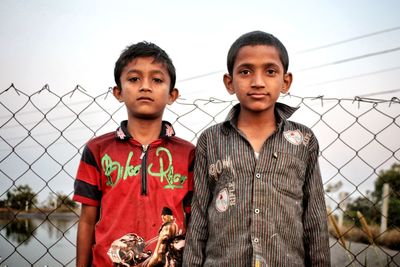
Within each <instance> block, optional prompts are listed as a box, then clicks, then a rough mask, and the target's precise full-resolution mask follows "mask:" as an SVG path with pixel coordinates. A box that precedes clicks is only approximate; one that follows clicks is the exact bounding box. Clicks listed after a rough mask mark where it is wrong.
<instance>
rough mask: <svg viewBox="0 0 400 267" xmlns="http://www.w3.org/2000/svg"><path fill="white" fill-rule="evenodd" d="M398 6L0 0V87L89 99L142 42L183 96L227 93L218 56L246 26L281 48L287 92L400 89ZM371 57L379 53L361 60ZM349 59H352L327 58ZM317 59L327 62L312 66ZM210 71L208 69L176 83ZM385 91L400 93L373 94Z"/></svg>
mask: <svg viewBox="0 0 400 267" xmlns="http://www.w3.org/2000/svg"><path fill="white" fill-rule="evenodd" d="M399 10H400V1H396V0H392V1H365V0H354V1H347V0H346V1H345V0H337V1H330V0H319V1H295V0H293V1H292V0H286V1H269V0H260V1H254V0H249V1H237V0H229V1H228V0H221V1H211V0H203V1H174V0H170V1H162V0H155V1H136V0H124V1H122V0H115V1H105V0H86V1H80V0H68V1H52V0H19V1H18V0H17V1H16V0H1V1H0V36H1V37H0V38H1V42H0V51H1V52H0V72H1V76H0V91H2V89H3V88H4V89H5V88H7V87H8V86H9V85H10V84H11V83H14V84H15V86H16V87H17V88H19V89H20V90H22V91H24V92H26V93H33V92H35V91H37V90H39V89H41V88H42V87H43V85H45V84H49V86H50V88H51V89H52V90H53V91H54V92H67V91H70V90H72V89H73V88H74V87H75V86H76V85H77V84H80V85H81V86H83V87H84V88H85V89H86V90H87V91H88V93H89V94H91V95H94V96H95V95H98V94H101V93H103V92H105V91H106V90H107V89H108V87H110V86H113V85H114V80H113V68H114V63H115V60H116V59H117V58H118V56H119V54H120V52H121V50H123V49H124V48H125V47H126V46H127V45H129V44H131V43H135V42H138V41H142V40H147V41H151V42H154V43H156V44H158V45H159V46H161V47H162V48H164V49H165V50H166V51H167V53H169V54H170V56H171V57H172V59H173V61H174V63H175V65H176V68H177V75H178V84H177V86H178V88H179V89H180V91H181V96H182V98H184V99H195V98H198V97H202V98H204V97H209V96H216V97H220V98H221V97H227V93H226V92H225V89H224V87H223V84H222V74H223V73H224V71H225V69H226V67H225V64H226V63H225V61H226V53H227V51H228V49H229V47H230V45H231V43H232V42H233V41H234V40H235V39H236V38H237V37H238V36H239V35H241V34H243V33H245V32H248V31H252V30H263V31H267V32H270V33H273V34H274V35H276V36H277V37H278V38H279V39H281V41H282V42H283V43H284V44H285V45H286V47H287V49H288V51H289V54H290V60H291V62H290V70H291V71H292V72H293V73H294V78H295V80H294V84H293V86H292V94H295V95H301V96H314V95H325V96H335V97H353V96H355V95H362V94H370V93H375V92H382V91H392V90H396V89H399V88H400V86H399V84H400V83H399V77H400V75H399V74H400V70H399V68H400V64H399V62H400V51H399V50H396V48H399V46H400V45H399V44H400V28H398V27H400V19H399V17H398V11H399ZM393 28H398V29H397V30H391V31H387V32H384V33H380V34H376V35H373V36H369V37H365V38H361V39H357V40H354V41H348V42H345V43H342V44H338V45H334V46H330V47H327V48H324V49H319V50H312V51H309V52H301V51H304V50H307V49H312V48H315V47H320V46H324V45H330V44H334V43H336V42H340V41H344V40H349V39H351V38H354V37H359V36H363V35H368V34H371V33H376V32H380V31H386V30H388V29H393ZM391 49H394V51H392V52H388V53H382V54H381V52H382V51H386V50H391ZM371 53H378V55H377V56H367V57H364V56H365V55H366V54H371ZM354 57H361V59H354V60H349V61H348V62H345V63H340V64H332V63H334V62H337V61H340V60H348V59H352V58H354ZM321 65H327V66H325V67H317V68H314V67H316V66H321ZM307 68H311V69H309V70H306V69H307ZM212 72H217V73H215V74H211V75H207V76H202V77H200V78H197V79H192V80H190V81H185V82H179V81H183V80H186V79H188V78H191V77H196V76H199V75H200V76H201V75H203V74H207V73H212ZM349 78H350V79H349ZM331 81H335V82H331ZM393 95H399V92H398V91H397V92H394V93H390V95H383V96H380V97H392V96H393Z"/></svg>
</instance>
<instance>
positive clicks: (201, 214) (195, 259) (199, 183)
mask: <svg viewBox="0 0 400 267" xmlns="http://www.w3.org/2000/svg"><path fill="white" fill-rule="evenodd" d="M206 148H207V143H206V141H205V136H204V135H201V136H200V138H199V140H198V142H197V147H196V156H195V164H194V194H193V200H192V212H191V218H190V223H189V228H188V231H187V234H186V241H185V250H184V253H183V262H182V263H183V266H190V267H194V266H202V265H203V262H204V260H205V256H206V255H205V254H204V251H205V247H206V243H207V239H208V221H207V209H208V203H209V202H210V198H211V192H210V188H209V183H208V170H207V150H206Z"/></svg>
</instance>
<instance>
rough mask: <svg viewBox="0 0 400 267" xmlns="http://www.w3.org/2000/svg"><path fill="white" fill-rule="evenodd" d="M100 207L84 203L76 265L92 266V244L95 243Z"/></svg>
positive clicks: (77, 243)
mask: <svg viewBox="0 0 400 267" xmlns="http://www.w3.org/2000/svg"><path fill="white" fill-rule="evenodd" d="M98 213H99V210H98V207H95V206H88V205H84V204H83V205H82V210H81V216H80V218H79V223H78V238H77V242H76V247H77V248H76V249H77V254H76V256H77V257H76V266H77V267H86V266H90V265H91V262H92V245H93V244H94V227H95V225H96V222H97V219H98Z"/></svg>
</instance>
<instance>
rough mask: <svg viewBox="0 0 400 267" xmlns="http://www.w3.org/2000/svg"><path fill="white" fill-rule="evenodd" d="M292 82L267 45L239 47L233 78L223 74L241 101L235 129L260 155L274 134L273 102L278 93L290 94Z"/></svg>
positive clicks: (229, 90) (227, 85)
mask: <svg viewBox="0 0 400 267" xmlns="http://www.w3.org/2000/svg"><path fill="white" fill-rule="evenodd" d="M292 79H293V77H292V74H291V73H289V72H287V73H285V71H284V68H283V64H282V62H281V60H280V57H279V52H278V50H277V49H276V48H275V47H273V46H266V45H255V46H244V47H242V48H241V49H240V50H239V52H238V54H237V57H236V61H235V64H234V66H233V73H232V75H230V74H225V75H224V84H225V87H226V89H227V90H228V92H229V93H230V94H235V95H236V96H237V98H238V99H239V101H240V106H241V110H240V114H239V118H238V128H239V129H240V130H241V131H242V132H243V133H244V134H245V136H246V138H247V140H248V141H249V142H250V144H251V146H252V147H253V149H254V151H255V152H260V150H261V148H262V146H263V144H264V143H265V140H267V139H268V137H269V136H271V135H272V134H273V133H274V131H275V129H276V119H275V114H274V108H275V103H276V101H277V99H278V97H279V95H280V93H287V92H288V91H289V88H290V85H291V83H292Z"/></svg>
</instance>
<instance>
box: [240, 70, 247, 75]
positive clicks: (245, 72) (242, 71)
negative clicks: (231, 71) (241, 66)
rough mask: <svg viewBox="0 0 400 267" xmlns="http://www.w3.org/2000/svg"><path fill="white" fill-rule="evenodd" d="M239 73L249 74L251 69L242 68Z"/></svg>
mask: <svg viewBox="0 0 400 267" xmlns="http://www.w3.org/2000/svg"><path fill="white" fill-rule="evenodd" d="M239 73H240V74H243V75H249V74H250V70H241V71H240V72H239Z"/></svg>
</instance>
